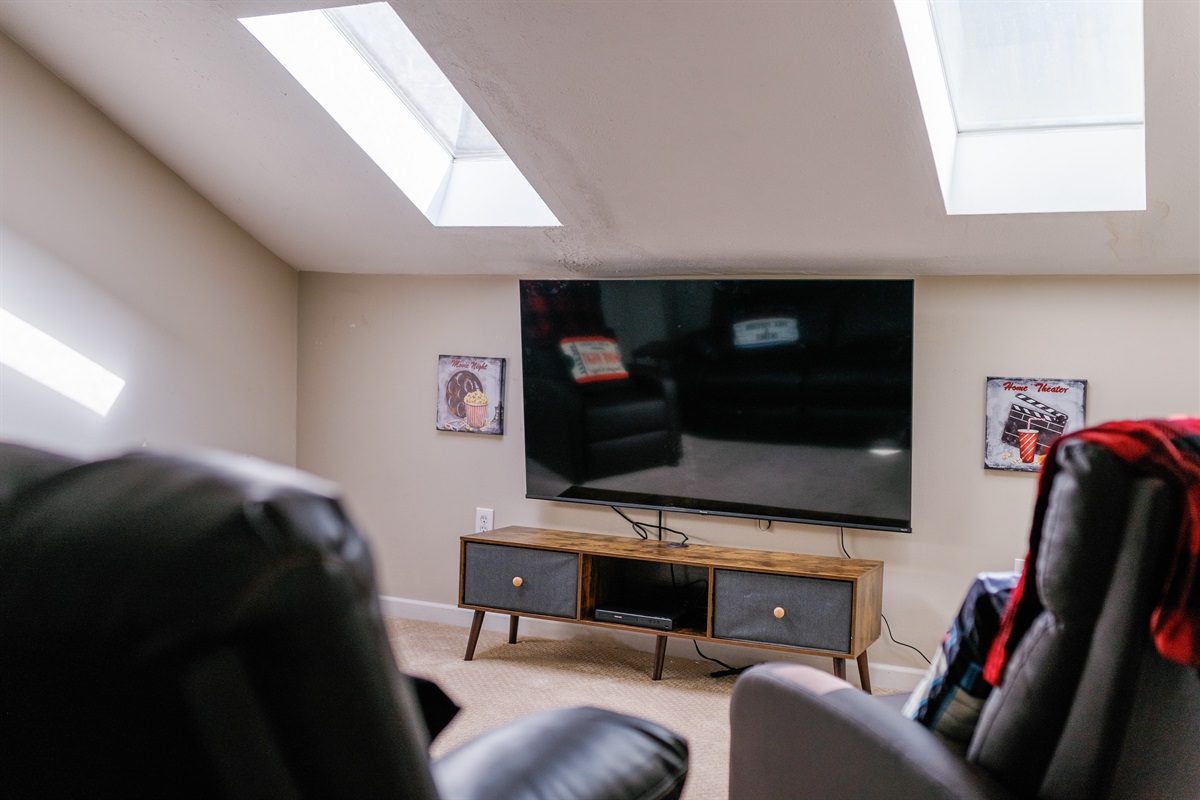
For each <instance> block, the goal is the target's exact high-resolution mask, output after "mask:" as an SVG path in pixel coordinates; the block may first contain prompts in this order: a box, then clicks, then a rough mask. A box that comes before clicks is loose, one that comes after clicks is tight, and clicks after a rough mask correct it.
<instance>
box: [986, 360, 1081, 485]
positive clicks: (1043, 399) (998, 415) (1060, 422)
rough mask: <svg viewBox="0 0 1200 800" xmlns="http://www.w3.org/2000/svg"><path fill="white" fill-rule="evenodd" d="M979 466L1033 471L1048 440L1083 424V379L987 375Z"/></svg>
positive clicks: (1045, 449)
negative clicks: (982, 441) (985, 406)
mask: <svg viewBox="0 0 1200 800" xmlns="http://www.w3.org/2000/svg"><path fill="white" fill-rule="evenodd" d="M986 397H987V400H986V403H987V410H986V414H985V419H986V430H985V432H984V443H983V466H984V467H986V468H987V469H1004V470H1015V471H1018V472H1037V471H1038V470H1040V469H1041V468H1042V463H1043V462H1044V461H1045V460H1046V452H1047V451H1048V450H1049V449H1050V443H1051V442H1053V441H1054V440H1055V439H1057V438H1058V437H1059V436H1062V435H1063V434H1064V433H1070V432H1071V431H1073V430H1078V429H1079V428H1082V427H1083V426H1084V409H1085V407H1086V400H1087V381H1081V380H1070V379H1062V378H988V379H987V393H986Z"/></svg>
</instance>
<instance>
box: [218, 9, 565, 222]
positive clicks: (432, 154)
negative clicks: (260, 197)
mask: <svg viewBox="0 0 1200 800" xmlns="http://www.w3.org/2000/svg"><path fill="white" fill-rule="evenodd" d="M241 23H242V24H243V25H244V26H245V27H246V29H247V30H249V31H250V33H252V34H253V35H254V36H255V38H257V39H258V40H259V41H260V42H261V43H262V44H263V46H264V47H266V48H267V49H268V50H269V51H270V52H271V54H272V55H273V56H274V57H275V58H276V60H278V61H279V62H280V63H281V64H282V65H283V66H284V67H285V68H286V69H287V70H288V72H290V73H291V74H292V76H293V77H295V79H296V80H297V81H299V83H300V85H301V86H303V87H304V88H305V90H307V91H308V93H309V94H311V95H312V96H313V98H315V99H316V100H317V102H319V103H320V104H321V106H322V107H323V108H324V109H325V110H326V111H327V112H328V113H329V115H330V116H332V117H333V118H334V120H335V121H337V123H338V124H339V125H341V126H342V128H343V129H344V130H345V131H346V132H347V133H348V134H349V135H350V136H351V138H353V139H354V141H355V142H356V143H357V144H358V145H359V147H361V148H362V149H363V150H364V151H365V152H366V153H367V155H369V156H370V157H371V159H372V160H374V161H375V163H376V164H378V165H379V167H380V168H381V169H382V170H383V171H384V173H385V174H387V176H388V177H389V178H391V180H392V181H393V182H394V183H395V184H396V185H397V186H398V187H399V188H400V189H401V190H402V191H403V192H404V193H405V195H407V196H408V198H409V199H410V200H411V201H412V202H413V203H414V204H415V205H416V206H417V207H418V208H419V209H421V212H422V213H424V214H425V216H426V217H427V218H428V219H429V221H430V222H432V223H433V224H434V225H437V226H443V227H444V226H518V227H521V226H523V227H549V226H557V225H558V224H559V222H558V219H557V218H556V217H555V216H554V214H553V213H552V212H551V211H550V209H549V208H548V207H547V206H546V204H545V202H543V201H542V199H541V197H539V196H538V194H537V192H536V191H535V190H534V189H533V187H532V186H530V184H529V182H528V181H527V180H526V179H525V177H524V176H523V175H522V174H521V172H520V170H518V169H517V167H516V165H514V164H513V162H512V160H511V159H510V158H509V157H508V156H507V155H506V154H505V152H504V150H503V148H502V147H501V146H500V145H499V143H498V142H497V141H496V139H495V138H494V137H493V136H492V135H491V133H490V132H489V131H488V130H487V128H486V126H484V124H483V123H482V122H481V121H480V119H479V117H477V116H476V115H475V113H474V112H473V111H471V109H470V107H469V106H468V105H467V104H466V102H465V101H464V100H463V98H462V96H461V95H459V93H458V91H457V90H456V89H455V88H454V86H453V85H452V84H451V83H450V80H449V79H448V78H447V77H446V76H445V74H443V73H442V71H441V70H440V69H439V68H438V66H437V64H436V63H434V61H433V59H432V58H431V57H430V56H429V54H428V53H427V52H426V51H425V49H424V48H423V47H422V46H421V44H420V43H419V42H418V41H417V39H416V37H415V36H413V34H412V33H411V32H410V31H409V29H408V27H407V26H406V25H405V24H404V22H403V21H402V20H401V19H400V17H399V16H397V15H396V12H395V11H394V10H393V9H392V7H391V6H390V5H388V4H387V3H370V4H367V5H357V6H347V7H344V8H334V9H324V10H317V11H301V12H295V13H290V14H276V15H271V16H264V17H247V18H244V19H242V20H241Z"/></svg>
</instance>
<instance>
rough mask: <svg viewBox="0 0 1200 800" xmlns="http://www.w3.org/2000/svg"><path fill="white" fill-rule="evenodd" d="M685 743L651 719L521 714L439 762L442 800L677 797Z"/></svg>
mask: <svg viewBox="0 0 1200 800" xmlns="http://www.w3.org/2000/svg"><path fill="white" fill-rule="evenodd" d="M687 768H688V751H687V742H685V741H684V740H683V739H682V738H681V737H679V736H678V735H676V734H674V733H672V732H670V731H668V730H667V729H665V728H663V727H661V726H659V725H656V724H654V723H652V722H648V721H646V720H642V719H637V718H635V717H630V716H626V715H624V714H618V713H616V712H614V711H607V710H603V709H599V708H559V709H552V710H549V711H542V712H540V713H536V714H530V715H529V716H526V717H522V718H520V719H518V720H516V721H514V722H510V723H508V724H507V725H502V726H500V727H498V728H494V729H492V730H490V731H488V732H487V733H485V734H483V735H482V736H479V737H478V738H476V739H473V740H471V741H470V742H468V743H467V744H465V745H463V746H462V747H459V748H458V749H457V750H454V751H453V752H451V753H450V754H448V755H446V756H445V757H443V758H441V759H439V760H438V761H436V762H434V764H433V777H434V782H435V783H436V784H437V788H438V794H439V796H441V797H446V798H454V800H485V799H486V800H492V799H494V798H498V797H503V798H505V800H540V799H541V798H547V797H553V798H555V800H587V799H589V798H595V799H596V800H599V798H617V797H620V798H629V799H630V800H636V799H637V798H645V800H652V799H654V800H657V798H676V797H678V796H679V794H680V792H682V790H683V782H684V779H685V777H686V776H687Z"/></svg>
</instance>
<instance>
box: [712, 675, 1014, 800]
mask: <svg viewBox="0 0 1200 800" xmlns="http://www.w3.org/2000/svg"><path fill="white" fill-rule="evenodd" d="M802 795H803V796H808V797H820V798H823V799H824V800H837V799H838V798H845V799H846V800H854V799H855V798H863V797H920V798H923V800H937V799H939V798H944V800H971V799H973V798H980V799H983V798H987V799H988V800H999V799H1000V798H1006V799H1008V798H1011V797H1012V795H1010V794H1009V793H1008V792H1007V791H1006V790H1005V789H1003V788H1002V787H1000V786H999V785H998V784H996V783H995V782H994V781H992V780H991V779H990V778H989V777H988V776H987V775H986V774H985V773H984V772H983V771H982V770H981V769H979V768H977V767H975V766H973V765H971V764H968V763H967V762H966V761H965V760H964V759H963V758H962V756H960V755H958V754H956V753H955V752H954V751H952V750H951V749H950V748H949V747H947V746H946V745H945V744H944V743H943V742H942V741H941V740H939V739H938V738H937V737H936V736H934V735H933V734H932V733H931V732H930V731H929V730H927V729H926V728H924V727H922V726H921V725H918V724H917V723H915V722H913V721H912V720H909V719H907V718H905V717H903V716H901V715H900V714H899V713H897V710H896V707H895V704H892V703H885V702H880V700H879V698H874V697H871V696H869V695H866V694H864V693H863V692H861V691H859V690H858V689H856V688H854V687H853V686H851V685H850V684H848V683H846V682H845V681H842V680H839V679H838V678H835V677H833V676H832V675H830V674H828V673H826V672H821V671H820V670H816V669H813V668H812V667H805V666H801V665H796V664H778V663H776V664H764V665H761V666H758V667H755V668H753V669H750V670H747V671H746V672H745V673H743V674H742V676H741V677H740V678H739V679H738V682H737V684H736V685H735V686H734V690H733V698H732V701H731V705H730V766H729V796H730V798H731V800H738V798H753V799H754V800H769V798H795V797H798V796H802Z"/></svg>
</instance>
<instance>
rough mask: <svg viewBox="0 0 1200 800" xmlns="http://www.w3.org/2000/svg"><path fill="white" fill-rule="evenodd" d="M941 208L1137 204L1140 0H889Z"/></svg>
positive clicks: (1142, 200) (1141, 191) (970, 210)
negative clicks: (917, 101)
mask: <svg viewBox="0 0 1200 800" xmlns="http://www.w3.org/2000/svg"><path fill="white" fill-rule="evenodd" d="M894 2H895V5H896V10H897V12H898V14H899V17H900V23H901V28H902V30H903V32H904V38H905V43H906V45H907V47H908V53H909V60H910V62H911V63H912V68H913V76H914V78H915V80H916V84H917V92H918V95H919V96H920V100H921V106H922V111H923V112H924V116H925V124H926V129H927V131H928V133H929V140H930V144H931V146H932V148H933V155H934V163H935V165H936V167H937V171H938V179H939V182H940V184H941V189H942V195H943V199H944V200H945V203H946V212H947V213H948V214H1005V213H1023V212H1025V213H1044V212H1056V211H1118V210H1144V209H1145V207H1146V180H1145V169H1146V168H1145V99H1144V90H1143V73H1144V68H1143V44H1142V42H1143V37H1142V2H1141V0H1070V2H1066V1H1065V0H894Z"/></svg>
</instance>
